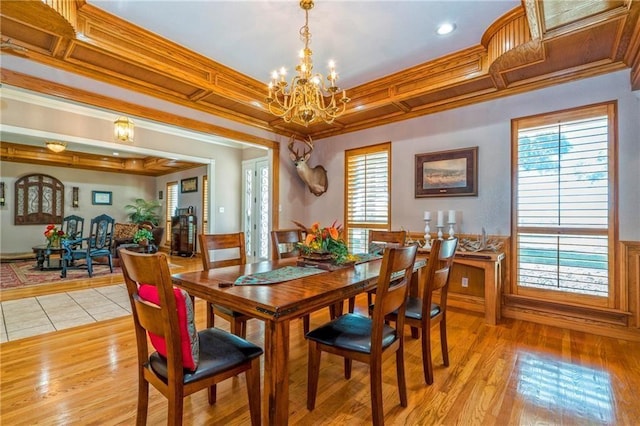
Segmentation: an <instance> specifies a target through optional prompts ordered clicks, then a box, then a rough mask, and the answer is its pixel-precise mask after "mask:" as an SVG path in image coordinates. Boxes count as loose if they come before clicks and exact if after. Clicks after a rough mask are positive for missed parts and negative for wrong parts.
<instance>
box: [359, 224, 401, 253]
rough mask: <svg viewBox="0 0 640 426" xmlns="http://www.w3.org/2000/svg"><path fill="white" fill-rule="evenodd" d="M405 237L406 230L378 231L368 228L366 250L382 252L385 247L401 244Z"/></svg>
mask: <svg viewBox="0 0 640 426" xmlns="http://www.w3.org/2000/svg"><path fill="white" fill-rule="evenodd" d="M406 239H407V231H379V230H375V229H370V230H369V243H368V249H367V252H369V253H380V254H382V251H383V250H384V249H385V247H398V246H403V245H404V244H405V241H406Z"/></svg>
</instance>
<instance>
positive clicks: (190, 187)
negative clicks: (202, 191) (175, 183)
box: [180, 177, 198, 192]
mask: <svg viewBox="0 0 640 426" xmlns="http://www.w3.org/2000/svg"><path fill="white" fill-rule="evenodd" d="M197 191H198V178H197V177H192V178H188V179H182V180H181V181H180V192H197Z"/></svg>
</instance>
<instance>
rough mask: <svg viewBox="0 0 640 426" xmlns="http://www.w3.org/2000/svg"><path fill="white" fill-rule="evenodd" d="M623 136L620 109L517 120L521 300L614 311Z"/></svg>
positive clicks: (515, 198) (608, 106) (606, 107)
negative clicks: (618, 158) (619, 126)
mask: <svg viewBox="0 0 640 426" xmlns="http://www.w3.org/2000/svg"><path fill="white" fill-rule="evenodd" d="M615 133H616V132H615V104H613V103H608V104H601V105H594V106H590V107H585V108H581V109H578V110H570V111H563V112H558V113H551V114H546V115H543V116H536V117H531V118H523V119H517V120H514V121H513V136H512V138H513V151H514V156H513V158H514V162H515V164H514V169H515V173H514V174H513V175H514V185H513V188H514V191H513V194H514V195H513V200H512V201H513V206H514V219H515V220H514V226H515V229H514V233H513V235H515V241H514V242H515V244H516V247H515V250H514V254H515V264H516V275H517V292H518V294H521V295H526V296H534V297H540V298H546V299H551V300H559V298H561V297H562V298H564V299H563V300H568V301H571V302H573V303H576V302H577V303H581V304H586V305H596V306H612V303H613V297H612V293H613V292H612V290H611V289H612V282H613V280H612V272H613V271H612V266H613V265H614V264H615V263H614V262H613V253H614V242H615V236H616V235H617V234H616V232H615V223H616V221H615V220H614V215H613V214H614V211H615V205H614V200H615V193H616V187H615V186H616V185H615V184H616V182H615V164H616V158H615V157H616V149H615V146H616V141H615ZM567 295H569V298H568V299H567V298H566V296H567Z"/></svg>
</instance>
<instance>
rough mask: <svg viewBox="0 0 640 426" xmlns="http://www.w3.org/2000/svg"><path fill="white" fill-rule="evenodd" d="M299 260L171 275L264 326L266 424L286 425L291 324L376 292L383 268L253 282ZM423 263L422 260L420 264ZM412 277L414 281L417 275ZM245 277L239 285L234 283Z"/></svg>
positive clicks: (361, 266) (364, 266) (365, 265)
mask: <svg viewBox="0 0 640 426" xmlns="http://www.w3.org/2000/svg"><path fill="white" fill-rule="evenodd" d="M297 261H298V260H297V259H296V258H288V259H280V260H265V261H261V262H256V263H248V264H244V265H238V266H228V267H223V268H215V269H210V270H208V271H195V272H186V273H177V274H173V275H172V279H173V283H174V285H175V286H177V287H179V288H182V289H184V290H185V291H187V292H188V293H189V294H190V295H191V296H192V297H198V298H201V299H204V300H206V301H208V302H212V303H215V304H216V305H222V306H225V307H227V308H229V309H231V310H233V311H238V312H241V313H243V314H246V315H250V316H252V317H254V318H258V319H260V320H262V321H264V323H265V326H264V333H265V336H264V357H265V358H264V389H263V393H262V395H263V396H262V399H263V405H262V419H263V423H264V424H267V425H286V424H287V423H288V417H289V326H290V323H291V320H294V319H297V318H301V317H303V316H304V315H307V314H310V313H312V312H314V311H317V310H319V309H322V308H325V307H336V306H341V305H342V302H343V301H344V300H346V299H348V298H350V297H352V296H356V295H358V294H360V293H362V292H364V291H368V290H372V289H375V287H376V284H377V280H378V275H379V274H380V267H381V265H382V260H381V259H380V258H376V259H374V260H370V261H367V262H362V263H358V264H355V265H349V266H347V267H343V268H338V269H333V270H318V271H309V272H310V273H312V274H311V275H306V276H302V277H295V276H292V277H291V279H288V278H287V276H286V274H285V275H284V276H282V275H281V276H280V277H279V278H278V279H276V281H277V282H272V283H265V280H262V279H260V278H257V279H255V280H252V279H251V278H252V277H260V276H262V275H264V274H269V273H270V272H271V271H275V272H277V271H279V270H283V269H284V268H287V267H289V268H290V269H293V268H297V267H298V266H297ZM424 264H425V262H424V261H423V262H422V264H421V265H422V266H423V265H424ZM416 265H418V262H416ZM418 269H419V268H417V266H416V270H418ZM303 272H304V271H303ZM294 275H295V274H294ZM414 276H416V278H415V280H417V274H414ZM243 278H244V282H243V283H240V284H236V282H237V281H243ZM415 280H412V282H414V281H415ZM414 285H415V283H414Z"/></svg>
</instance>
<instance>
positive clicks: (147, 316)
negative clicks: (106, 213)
mask: <svg viewBox="0 0 640 426" xmlns="http://www.w3.org/2000/svg"><path fill="white" fill-rule="evenodd" d="M119 255H120V261H121V265H122V274H123V275H124V280H125V283H126V285H127V292H128V294H129V301H130V302H131V313H132V315H133V323H134V328H135V333H136V343H137V347H138V361H137V366H138V412H137V416H136V424H137V425H144V424H146V421H147V411H148V407H149V383H151V384H152V385H153V386H154V387H155V388H156V389H158V391H160V393H162V394H163V395H164V396H165V397H166V398H167V400H168V413H167V424H169V425H181V424H182V412H183V403H184V401H183V399H184V397H185V396H188V395H191V394H192V393H194V392H197V391H199V390H202V389H205V388H207V389H208V391H209V404H213V403H214V402H215V400H216V384H217V383H219V382H221V381H223V380H226V379H228V378H230V377H234V376H237V375H239V374H240V373H243V372H244V373H245V376H246V382H247V394H248V397H249V412H250V417H251V424H252V425H259V424H260V415H261V413H260V405H261V404H260V356H261V355H262V353H263V350H262V348H260V347H258V346H256V345H254V344H252V343H250V342H247V341H246V340H244V339H242V338H240V337H238V336H235V335H233V334H230V333H227V332H226V331H223V330H220V329H217V328H208V329H206V330H201V331H197V330H196V327H195V323H194V314H193V304H192V302H191V298H190V297H189V295H188V294H187V293H186V292H185V291H184V290H180V289H178V288H174V287H173V285H172V282H171V273H170V272H169V264H168V262H167V256H166V254H164V253H156V254H139V253H134V252H130V251H128V250H120V253H119ZM148 340H150V341H151V344H152V346H153V347H154V348H155V350H156V351H155V352H153V353H150V352H151V350H152V349H151V348H150V347H149V344H148Z"/></svg>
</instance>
